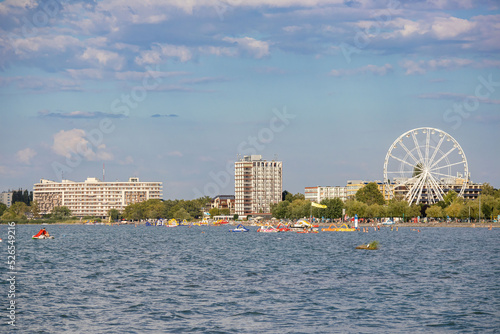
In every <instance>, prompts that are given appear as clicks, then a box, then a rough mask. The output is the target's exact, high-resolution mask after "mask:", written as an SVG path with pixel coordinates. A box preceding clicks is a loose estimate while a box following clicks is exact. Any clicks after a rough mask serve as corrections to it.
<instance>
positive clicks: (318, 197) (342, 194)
mask: <svg viewBox="0 0 500 334" xmlns="http://www.w3.org/2000/svg"><path fill="white" fill-rule="evenodd" d="M304 195H305V198H306V199H308V200H310V201H312V202H316V203H320V202H321V201H322V200H324V199H330V198H340V199H341V200H342V201H345V200H346V199H347V188H346V187H340V186H334V187H321V186H317V187H306V188H305V190H304Z"/></svg>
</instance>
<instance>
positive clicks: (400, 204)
mask: <svg viewBox="0 0 500 334" xmlns="http://www.w3.org/2000/svg"><path fill="white" fill-rule="evenodd" d="M387 215H388V216H390V217H401V218H402V217H405V219H406V218H409V217H412V216H411V215H410V206H409V205H408V202H406V201H404V200H401V201H398V200H395V199H392V200H390V201H389V204H388V205H387Z"/></svg>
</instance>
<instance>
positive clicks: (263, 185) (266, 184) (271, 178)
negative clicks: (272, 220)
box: [234, 155, 283, 216]
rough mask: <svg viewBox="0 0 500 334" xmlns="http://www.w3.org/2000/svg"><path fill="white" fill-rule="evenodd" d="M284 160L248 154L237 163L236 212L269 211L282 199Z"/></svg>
mask: <svg viewBox="0 0 500 334" xmlns="http://www.w3.org/2000/svg"><path fill="white" fill-rule="evenodd" d="M282 192H283V162H281V161H274V160H273V161H266V160H262V156H261V155H249V156H244V157H243V158H241V159H240V160H239V161H236V162H235V165H234V194H235V213H236V214H237V215H239V216H246V215H249V214H252V215H257V214H259V213H269V212H270V211H271V209H270V207H271V204H272V203H279V202H281V196H282V195H281V194H282Z"/></svg>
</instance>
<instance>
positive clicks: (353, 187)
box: [346, 180, 392, 201]
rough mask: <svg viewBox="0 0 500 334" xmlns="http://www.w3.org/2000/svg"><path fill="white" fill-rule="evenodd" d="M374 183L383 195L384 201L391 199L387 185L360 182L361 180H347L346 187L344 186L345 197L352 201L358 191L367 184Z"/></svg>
mask: <svg viewBox="0 0 500 334" xmlns="http://www.w3.org/2000/svg"><path fill="white" fill-rule="evenodd" d="M372 182H374V183H376V184H377V186H378V190H380V192H381V193H382V195H384V199H385V200H386V201H388V200H390V199H391V198H392V193H391V191H392V190H390V189H389V187H387V184H385V183H384V182H382V181H362V180H348V181H347V185H346V197H347V198H348V199H354V198H356V193H357V192H358V190H359V189H361V188H363V187H364V186H366V185H367V184H368V183H372Z"/></svg>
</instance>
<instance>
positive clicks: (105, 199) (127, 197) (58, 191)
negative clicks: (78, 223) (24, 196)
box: [33, 177, 163, 217]
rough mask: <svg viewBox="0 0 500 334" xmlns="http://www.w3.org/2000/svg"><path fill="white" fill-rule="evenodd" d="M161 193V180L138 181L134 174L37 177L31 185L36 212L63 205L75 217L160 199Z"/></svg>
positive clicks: (98, 214)
mask: <svg viewBox="0 0 500 334" xmlns="http://www.w3.org/2000/svg"><path fill="white" fill-rule="evenodd" d="M162 196H163V194H162V183H161V182H139V178H137V177H132V178H130V179H129V181H128V182H119V181H117V182H108V181H106V182H104V181H100V180H99V179H97V178H93V177H92V178H87V180H85V182H74V181H70V180H62V182H54V181H50V180H45V179H41V180H40V183H36V184H35V185H34V187H33V201H37V203H38V207H39V210H40V214H48V213H50V212H51V211H52V209H53V208H54V207H57V206H66V207H68V208H69V209H70V210H71V213H72V215H73V216H78V217H84V216H94V217H106V216H107V214H108V211H109V210H110V209H117V210H119V211H123V209H124V208H125V207H126V206H127V205H129V204H131V203H138V202H143V201H146V200H148V199H153V198H156V199H161V198H162Z"/></svg>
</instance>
